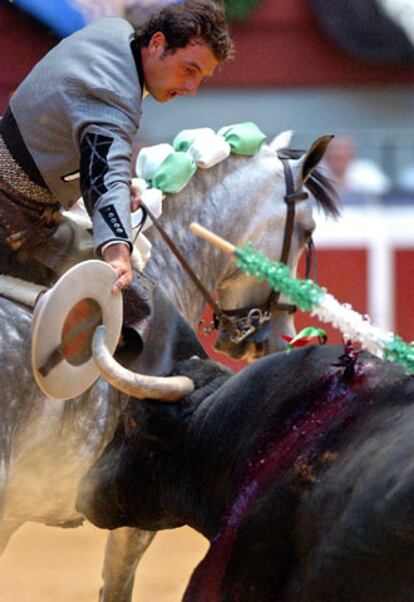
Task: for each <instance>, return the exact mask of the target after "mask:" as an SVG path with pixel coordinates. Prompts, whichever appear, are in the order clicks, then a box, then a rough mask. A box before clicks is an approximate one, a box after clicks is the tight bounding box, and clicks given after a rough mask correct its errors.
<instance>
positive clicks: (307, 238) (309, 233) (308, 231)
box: [303, 230, 314, 243]
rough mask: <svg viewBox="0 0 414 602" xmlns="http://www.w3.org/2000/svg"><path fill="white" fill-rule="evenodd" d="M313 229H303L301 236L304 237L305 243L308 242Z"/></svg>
mask: <svg viewBox="0 0 414 602" xmlns="http://www.w3.org/2000/svg"><path fill="white" fill-rule="evenodd" d="M313 232H314V230H305V231H304V233H303V237H304V239H305V243H306V242H309V241H310V239H311V238H312V235H313Z"/></svg>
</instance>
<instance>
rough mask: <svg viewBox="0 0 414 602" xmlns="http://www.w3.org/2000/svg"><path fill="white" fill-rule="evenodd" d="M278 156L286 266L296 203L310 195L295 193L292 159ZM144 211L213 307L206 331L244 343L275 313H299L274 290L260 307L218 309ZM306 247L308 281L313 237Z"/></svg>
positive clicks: (162, 231) (146, 208) (171, 244)
mask: <svg viewBox="0 0 414 602" xmlns="http://www.w3.org/2000/svg"><path fill="white" fill-rule="evenodd" d="M278 157H279V159H280V160H281V162H282V165H283V173H284V177H285V185H286V195H285V197H284V201H285V203H286V208H287V214H286V221H285V229H284V233H283V245H282V253H281V256H280V260H279V261H281V262H283V263H285V264H287V263H288V260H289V254H290V248H291V245H292V236H293V228H294V224H295V214H296V203H298V202H300V201H304V200H306V199H307V198H308V196H309V195H308V193H307V192H305V191H304V190H303V189H302V188H301V189H298V190H295V184H294V180H293V174H292V170H291V167H290V163H289V159H290V157H289V156H288V155H287V154H284V153H283V151H279V152H278ZM143 209H144V212H146V213H147V214H148V216H149V217H150V218H151V220H152V222H153V224H154V226H155V228H156V229H157V230H158V232H159V233H160V235H161V237H162V238H163V240H164V241H165V242H166V244H167V245H168V246H169V247H170V250H171V251H172V253H173V254H174V255H175V257H176V258H177V259H178V261H179V262H180V264H181V266H182V267H183V269H184V271H185V272H186V273H187V275H188V276H189V277H190V278H191V280H192V281H193V283H194V284H195V286H196V287H197V288H198V290H199V291H200V293H201V294H202V295H203V297H204V299H205V301H206V302H207V304H208V305H209V306H210V307H211V309H212V311H213V321H212V323H211V325H210V327H209V328H208V329H206V330H207V331H208V332H209V331H211V330H215V329H217V330H219V329H220V330H221V331H224V332H225V333H226V334H227V335H228V337H229V338H230V340H231V341H232V342H233V343H236V344H238V343H241V342H242V341H244V340H245V339H246V338H247V337H249V336H252V335H253V334H254V333H256V332H257V331H259V330H260V329H261V328H263V326H264V325H265V324H266V323H267V322H270V319H271V317H272V313H273V312H274V311H287V312H288V313H294V312H295V311H296V309H297V308H296V305H292V304H291V303H282V302H280V300H279V299H280V292H279V291H274V290H271V292H270V294H269V297H268V298H267V300H266V301H265V302H264V303H262V304H260V305H257V304H256V305H249V306H246V307H241V308H237V309H222V308H221V307H220V306H219V304H218V303H217V302H216V301H215V300H214V299H213V297H212V296H211V295H210V293H209V292H208V291H207V289H206V288H205V287H204V285H203V284H202V282H201V281H200V280H199V278H198V277H197V276H196V274H195V273H194V271H193V269H192V268H191V266H190V265H189V264H188V262H187V260H186V259H185V258H184V257H183V255H182V254H181V252H180V251H179V249H178V248H177V246H176V245H175V243H174V242H173V241H172V240H171V238H170V237H169V236H168V234H167V233H166V232H165V230H164V228H163V227H162V226H161V224H160V223H159V221H158V220H157V219H156V218H155V216H154V215H153V214H152V212H151V211H150V210H149V209H148V207H147V206H144V207H143ZM306 247H307V253H306V276H305V277H306V278H309V275H310V271H311V266H312V258H313V252H314V246H313V241H312V238H310V239H309V240H308V241H307V243H306Z"/></svg>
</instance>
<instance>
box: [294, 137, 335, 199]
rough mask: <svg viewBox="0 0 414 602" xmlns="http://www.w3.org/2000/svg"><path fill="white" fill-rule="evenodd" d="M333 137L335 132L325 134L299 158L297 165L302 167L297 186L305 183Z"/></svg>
mask: <svg viewBox="0 0 414 602" xmlns="http://www.w3.org/2000/svg"><path fill="white" fill-rule="evenodd" d="M332 138H334V135H333V134H326V135H325V136H321V137H320V138H317V139H316V140H315V141H314V142H313V144H312V145H311V147H310V148H309V150H308V151H307V152H306V153H305V154H304V155H303V156H302V157H301V158H300V159H299V161H298V165H297V166H298V167H300V169H299V172H298V176H297V180H296V186H297V188H299V187H300V186H303V184H305V182H306V180H307V179H308V178H309V176H310V175H311V173H312V172H313V170H314V169H315V167H317V165H318V164H319V162H320V161H321V160H322V158H323V156H324V154H325V152H326V149H327V147H328V144H329V143H330V141H331V140H332Z"/></svg>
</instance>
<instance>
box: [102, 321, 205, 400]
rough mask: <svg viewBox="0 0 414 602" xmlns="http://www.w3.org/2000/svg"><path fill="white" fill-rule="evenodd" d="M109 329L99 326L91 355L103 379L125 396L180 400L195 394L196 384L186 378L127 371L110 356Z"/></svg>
mask: <svg viewBox="0 0 414 602" xmlns="http://www.w3.org/2000/svg"><path fill="white" fill-rule="evenodd" d="M105 336H106V330H105V327H104V326H98V327H97V328H96V330H95V334H94V336H93V342H92V353H93V357H94V359H95V362H96V364H97V366H98V368H99V370H100V372H101V374H102V376H103V377H104V378H105V379H106V380H107V381H108V382H109V384H111V385H113V386H114V387H115V388H116V389H118V390H119V391H122V393H125V394H126V395H131V396H132V397H137V398H138V399H145V398H149V399H157V400H158V401H178V400H179V399H182V398H183V397H185V396H186V395H189V394H190V393H192V391H194V383H193V381H192V380H191V379H190V378H187V377H186V376H145V375H143V374H137V373H135V372H131V370H127V368H124V367H123V366H121V365H120V364H118V362H117V361H116V360H114V358H113V357H112V355H111V354H110V352H109V350H108V348H107V346H106V343H105Z"/></svg>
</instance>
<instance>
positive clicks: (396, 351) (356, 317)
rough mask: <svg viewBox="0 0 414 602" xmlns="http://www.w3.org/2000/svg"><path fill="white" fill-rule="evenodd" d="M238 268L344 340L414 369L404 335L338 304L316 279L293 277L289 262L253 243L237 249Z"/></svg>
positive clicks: (413, 350) (413, 356)
mask: <svg viewBox="0 0 414 602" xmlns="http://www.w3.org/2000/svg"><path fill="white" fill-rule="evenodd" d="M234 254H235V255H236V264H237V267H238V268H239V269H241V270H243V272H245V273H246V274H248V275H250V276H255V277H256V278H258V279H259V280H266V281H267V282H268V283H269V285H270V286H271V288H273V289H274V290H277V291H281V292H282V293H283V295H285V296H286V297H287V298H288V299H290V301H292V302H293V303H295V304H296V305H297V306H298V307H299V308H300V309H302V310H303V311H307V312H309V313H310V314H311V315H312V316H316V317H317V318H318V319H319V320H320V321H321V322H327V323H330V324H332V326H333V327H334V328H337V329H338V330H339V331H340V332H341V333H342V334H343V336H344V339H345V340H351V341H354V342H358V343H359V344H360V345H361V347H362V348H363V349H365V350H366V351H369V352H370V353H372V354H373V355H375V356H377V357H380V358H382V359H384V360H389V361H392V362H395V363H397V364H400V365H401V366H404V367H405V368H406V369H407V371H408V372H414V347H413V345H410V344H407V343H405V342H404V341H403V339H402V338H401V337H399V336H398V335H395V334H394V333H392V332H388V331H385V330H382V329H381V328H378V327H377V326H374V325H373V324H371V321H370V319H369V318H368V317H367V316H362V315H361V314H359V313H358V312H356V311H354V310H353V309H352V307H351V306H350V305H349V304H347V303H345V304H342V303H339V301H337V300H336V299H335V297H334V296H333V295H331V294H330V293H329V292H328V291H327V290H326V289H325V288H323V287H320V286H318V285H317V284H316V283H315V282H313V280H303V279H299V278H293V277H292V276H291V275H290V271H289V268H288V266H287V265H285V264H284V263H281V262H279V261H271V260H270V259H268V258H267V257H266V256H264V255H263V254H262V253H260V251H257V250H256V249H254V247H253V246H252V245H246V246H245V247H243V248H242V249H236V250H235V251H234Z"/></svg>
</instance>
